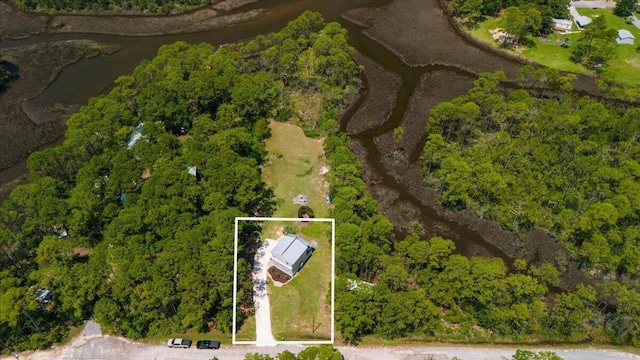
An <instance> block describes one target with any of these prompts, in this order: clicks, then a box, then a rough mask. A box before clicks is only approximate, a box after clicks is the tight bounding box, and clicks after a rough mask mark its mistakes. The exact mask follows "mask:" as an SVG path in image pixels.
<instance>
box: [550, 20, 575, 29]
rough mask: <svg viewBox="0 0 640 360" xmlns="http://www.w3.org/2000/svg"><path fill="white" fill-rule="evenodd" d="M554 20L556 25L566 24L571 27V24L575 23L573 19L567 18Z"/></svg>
mask: <svg viewBox="0 0 640 360" xmlns="http://www.w3.org/2000/svg"><path fill="white" fill-rule="evenodd" d="M553 22H554V24H556V25H564V26H569V27H571V24H573V22H572V21H571V20H565V19H553Z"/></svg>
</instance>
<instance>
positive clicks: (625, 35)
mask: <svg viewBox="0 0 640 360" xmlns="http://www.w3.org/2000/svg"><path fill="white" fill-rule="evenodd" d="M635 39H636V38H635V36H633V34H632V33H631V31H629V30H625V29H621V30H618V38H616V41H617V42H618V44H629V45H633V42H634V41H635Z"/></svg>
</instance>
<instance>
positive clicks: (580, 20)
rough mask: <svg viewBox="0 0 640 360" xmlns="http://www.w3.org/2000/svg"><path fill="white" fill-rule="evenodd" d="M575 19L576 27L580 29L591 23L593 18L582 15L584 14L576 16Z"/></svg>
mask: <svg viewBox="0 0 640 360" xmlns="http://www.w3.org/2000/svg"><path fill="white" fill-rule="evenodd" d="M575 20H576V25H578V27H579V28H580V29H582V28H584V27H585V26H587V25H589V24H591V22H593V20H591V18H590V17H588V16H584V15H582V16H578V17H577V18H576V19H575Z"/></svg>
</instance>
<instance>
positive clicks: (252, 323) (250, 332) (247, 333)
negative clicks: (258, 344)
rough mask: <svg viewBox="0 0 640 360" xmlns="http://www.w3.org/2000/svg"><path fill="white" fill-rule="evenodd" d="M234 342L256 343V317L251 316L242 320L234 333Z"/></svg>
mask: <svg viewBox="0 0 640 360" xmlns="http://www.w3.org/2000/svg"><path fill="white" fill-rule="evenodd" d="M236 341H256V316H255V315H251V316H249V317H248V318H246V319H245V320H244V322H243V323H242V326H241V327H240V329H238V330H237V331H236Z"/></svg>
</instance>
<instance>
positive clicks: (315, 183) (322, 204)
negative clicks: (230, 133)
mask: <svg viewBox="0 0 640 360" xmlns="http://www.w3.org/2000/svg"><path fill="white" fill-rule="evenodd" d="M269 126H270V128H271V137H270V138H269V139H267V141H266V147H267V151H268V157H267V163H266V164H265V166H264V167H263V169H262V178H263V180H264V182H265V183H267V185H269V186H270V187H271V188H272V189H273V190H274V193H275V197H276V206H277V208H276V211H275V213H274V214H273V216H274V217H294V218H295V217H297V216H298V209H299V208H300V205H294V204H293V198H294V197H295V196H296V195H298V194H304V195H306V196H307V197H308V204H307V205H308V206H309V207H311V208H312V209H313V211H314V214H315V217H316V218H324V217H327V214H328V210H329V205H327V203H326V201H325V200H326V196H327V194H328V191H329V189H328V184H327V183H326V182H325V179H324V176H323V175H321V173H320V172H321V169H322V166H324V164H325V163H324V151H323V141H322V139H311V138H308V137H306V136H305V135H304V133H303V131H302V129H301V128H300V127H299V126H296V125H292V124H288V123H282V122H275V121H272V122H271V123H270V124H269ZM285 227H288V228H295V229H296V230H297V231H296V233H297V234H299V235H302V237H303V238H304V239H305V240H308V241H309V242H312V243H316V244H317V247H316V250H315V251H314V253H313V255H312V256H311V258H310V259H309V261H308V262H307V264H306V265H305V266H304V267H303V268H302V270H301V271H300V272H299V273H298V275H297V276H296V277H295V278H293V279H292V280H291V281H290V282H289V283H287V284H286V285H285V286H283V287H276V286H274V284H273V282H271V281H269V285H268V293H269V302H270V304H271V329H272V332H273V335H274V337H275V338H276V340H278V341H283V340H285V341H295V340H297V341H300V340H329V339H330V338H331V307H330V301H331V299H328V300H329V301H327V297H328V296H329V295H330V294H329V289H330V282H331V274H332V271H331V270H332V269H331V242H330V240H331V223H330V222H309V223H306V224H303V223H301V222H295V221H290V222H281V221H267V222H264V223H263V231H262V235H263V238H272V239H276V240H277V239H279V237H280V236H281V235H282V233H283V230H284V228H285ZM314 330H315V332H314Z"/></svg>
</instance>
